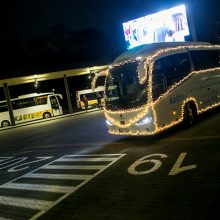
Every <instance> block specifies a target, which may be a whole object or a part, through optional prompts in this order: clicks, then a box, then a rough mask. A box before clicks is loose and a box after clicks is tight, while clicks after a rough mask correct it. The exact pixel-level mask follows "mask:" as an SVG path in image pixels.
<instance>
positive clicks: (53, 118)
mask: <svg viewBox="0 0 220 220" xmlns="http://www.w3.org/2000/svg"><path fill="white" fill-rule="evenodd" d="M97 111H103V109H101V110H100V109H91V110H88V111H87V112H86V111H80V112H74V113H72V114H65V115H60V116H55V117H51V118H47V119H38V120H35V121H30V122H23V123H21V124H17V125H14V126H9V127H4V128H0V131H4V130H8V129H14V128H19V127H24V126H27V125H32V124H39V123H42V122H46V121H52V120H58V119H61V118H67V117H73V116H77V115H82V114H86V113H91V112H97Z"/></svg>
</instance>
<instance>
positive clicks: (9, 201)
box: [0, 196, 51, 210]
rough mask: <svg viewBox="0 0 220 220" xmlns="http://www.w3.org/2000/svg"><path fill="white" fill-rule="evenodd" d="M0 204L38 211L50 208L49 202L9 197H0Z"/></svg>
mask: <svg viewBox="0 0 220 220" xmlns="http://www.w3.org/2000/svg"><path fill="white" fill-rule="evenodd" d="M0 204H2V205H9V206H16V207H23V208H30V209H39V210H42V209H43V208H47V207H50V206H51V202H49V201H43V200H36V199H24V198H18V197H10V196H0Z"/></svg>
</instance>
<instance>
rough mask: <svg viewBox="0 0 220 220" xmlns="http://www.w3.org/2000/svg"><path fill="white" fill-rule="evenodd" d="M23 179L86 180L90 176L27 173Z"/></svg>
mask: <svg viewBox="0 0 220 220" xmlns="http://www.w3.org/2000/svg"><path fill="white" fill-rule="evenodd" d="M23 177H25V178H38V179H41V178H43V179H63V180H86V179H90V178H91V177H92V175H72V174H45V173H29V174H26V175H24V176H23Z"/></svg>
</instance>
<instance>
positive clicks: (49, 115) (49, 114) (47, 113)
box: [43, 112, 51, 119]
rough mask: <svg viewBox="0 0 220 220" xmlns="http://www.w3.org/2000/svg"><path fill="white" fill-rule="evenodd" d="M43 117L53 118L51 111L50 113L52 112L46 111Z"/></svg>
mask: <svg viewBox="0 0 220 220" xmlns="http://www.w3.org/2000/svg"><path fill="white" fill-rule="evenodd" d="M43 118H44V119H46V118H51V113H50V112H44V114H43Z"/></svg>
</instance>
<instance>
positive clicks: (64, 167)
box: [40, 165, 105, 170]
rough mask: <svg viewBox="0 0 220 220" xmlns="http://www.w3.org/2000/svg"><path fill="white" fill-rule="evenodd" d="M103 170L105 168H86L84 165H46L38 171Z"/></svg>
mask: <svg viewBox="0 0 220 220" xmlns="http://www.w3.org/2000/svg"><path fill="white" fill-rule="evenodd" d="M103 168H105V166H101V165H100V166H99V165H91V166H86V165H81V166H77V165H46V166H43V167H40V169H51V170H76V169H77V170H101V169H103Z"/></svg>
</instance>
